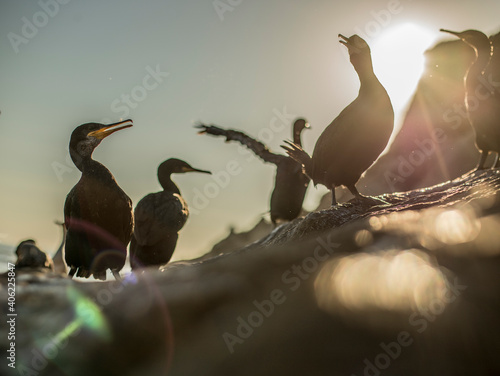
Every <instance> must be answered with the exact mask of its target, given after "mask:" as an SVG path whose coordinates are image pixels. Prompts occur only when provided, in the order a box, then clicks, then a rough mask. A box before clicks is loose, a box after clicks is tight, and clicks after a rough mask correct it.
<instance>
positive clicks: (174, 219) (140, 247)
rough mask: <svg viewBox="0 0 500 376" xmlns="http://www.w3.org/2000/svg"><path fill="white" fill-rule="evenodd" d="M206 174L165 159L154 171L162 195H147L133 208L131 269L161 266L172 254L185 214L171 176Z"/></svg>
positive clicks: (183, 201) (187, 165) (178, 160)
mask: <svg viewBox="0 0 500 376" xmlns="http://www.w3.org/2000/svg"><path fill="white" fill-rule="evenodd" d="M186 172H201V173H204V174H210V173H211V172H210V171H205V170H199V169H197V168H193V167H191V166H190V165H189V164H187V163H186V162H184V161H182V160H180V159H175V158H171V159H167V160H166V161H164V162H163V163H161V164H160V166H159V167H158V181H159V182H160V185H161V186H162V188H163V191H160V192H156V193H150V194H148V195H147V196H145V197H144V198H142V199H141V200H140V201H139V202H138V203H137V206H136V207H135V210H134V215H135V227H134V234H133V236H132V241H131V242H130V265H131V266H132V269H139V268H141V267H146V266H161V265H164V264H166V263H168V262H169V261H170V258H171V257H172V254H173V253H174V250H175V246H176V245H177V239H178V237H179V234H178V232H179V230H180V229H181V228H182V227H183V226H184V224H185V223H186V221H187V218H188V215H189V210H188V206H187V203H186V201H185V200H184V199H183V198H182V196H181V193H180V191H179V188H178V187H177V185H175V183H174V182H173V181H172V178H171V175H172V174H182V173H186Z"/></svg>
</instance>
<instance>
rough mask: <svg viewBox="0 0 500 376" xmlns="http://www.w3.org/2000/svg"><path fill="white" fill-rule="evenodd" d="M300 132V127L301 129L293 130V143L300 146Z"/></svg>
mask: <svg viewBox="0 0 500 376" xmlns="http://www.w3.org/2000/svg"><path fill="white" fill-rule="evenodd" d="M301 134H302V129H301V130H294V132H293V143H294V144H295V145H299V146H302V141H301V139H300V135H301Z"/></svg>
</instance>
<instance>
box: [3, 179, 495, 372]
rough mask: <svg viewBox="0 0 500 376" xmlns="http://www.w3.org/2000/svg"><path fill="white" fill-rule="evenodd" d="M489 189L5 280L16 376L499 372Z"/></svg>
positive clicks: (460, 182) (400, 201)
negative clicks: (207, 250)
mask: <svg viewBox="0 0 500 376" xmlns="http://www.w3.org/2000/svg"><path fill="white" fill-rule="evenodd" d="M499 188H500V172H499V171H497V170H489V171H483V172H478V173H474V174H470V175H467V176H463V177H461V178H459V179H456V180H454V181H451V182H447V183H443V184H440V185H438V186H434V187H431V188H427V189H422V190H417V191H409V192H405V193H396V194H388V195H384V196H383V199H384V200H385V201H386V202H388V204H387V205H384V206H378V207H377V206H370V205H367V204H366V203H364V202H356V201H351V202H348V203H345V204H343V205H340V206H338V207H336V208H331V209H327V210H322V211H319V212H313V213H310V214H308V215H307V216H305V217H303V218H298V219H296V220H294V221H293V222H291V223H289V224H285V225H282V226H279V227H278V228H276V229H275V230H274V231H273V232H271V234H269V235H268V236H267V237H265V238H264V239H262V240H260V241H259V242H257V243H254V244H252V245H250V246H247V247H245V248H243V249H240V250H237V251H234V252H231V253H227V254H222V255H219V256H214V257H212V258H208V259H198V260H193V261H189V262H182V263H172V264H170V265H168V266H167V267H166V268H165V269H164V270H162V271H157V270H156V271H155V270H145V271H144V273H142V274H139V275H137V276H136V275H133V274H131V275H128V276H126V277H125V278H124V280H123V281H122V282H121V283H118V282H95V283H81V282H80V281H78V280H74V281H71V280H67V279H63V278H59V279H58V278H52V279H49V278H45V279H44V278H39V277H37V279H36V280H33V279H30V278H31V277H30V276H29V275H28V276H24V277H22V278H21V274H18V276H17V278H18V283H17V295H16V313H17V317H16V320H17V321H16V344H15V348H16V367H17V369H16V373H17V374H30V375H35V374H36V375H110V374H113V375H127V376H128V375H130V376H135V375H165V374H169V375H183V376H186V375H256V374H259V375H326V374H328V375H382V374H383V375H400V374H405V375H433V374H436V375H437V374H439V375H441V374H476V375H480V374H484V375H486V374H488V375H491V374H498V373H499V372H500V358H498V356H497V355H498V350H499V349H500V337H499V336H498V333H500V320H498V317H499V315H500V299H499V298H498V297H499V296H500V246H499V244H500V232H499V231H498V228H499V225H500V193H499V192H500V190H499ZM0 297H1V300H2V307H7V304H6V300H7V291H6V289H5V288H2V290H1V291H0ZM0 343H1V344H2V347H3V348H9V347H8V346H9V343H8V341H7V336H6V335H2V336H1V338H0ZM1 364H2V365H1V367H2V369H1V372H2V374H8V373H7V372H8V371H10V369H9V368H8V367H7V366H6V362H5V361H4V362H2V363H1Z"/></svg>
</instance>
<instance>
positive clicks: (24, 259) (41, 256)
mask: <svg viewBox="0 0 500 376" xmlns="http://www.w3.org/2000/svg"><path fill="white" fill-rule="evenodd" d="M16 256H17V260H16V269H22V268H44V269H49V270H54V263H53V262H52V259H51V258H50V256H48V255H47V254H46V253H45V252H43V251H41V250H40V248H38V247H37V245H36V242H35V241H34V240H33V239H27V240H23V241H22V242H21V243H19V245H18V246H17V248H16Z"/></svg>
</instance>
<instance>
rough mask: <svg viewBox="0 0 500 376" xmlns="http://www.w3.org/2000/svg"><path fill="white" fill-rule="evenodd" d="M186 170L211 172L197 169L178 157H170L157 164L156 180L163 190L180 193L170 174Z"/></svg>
mask: <svg viewBox="0 0 500 376" xmlns="http://www.w3.org/2000/svg"><path fill="white" fill-rule="evenodd" d="M186 172H202V173H204V174H212V173H211V172H210V171H205V170H199V169H197V168H194V167H191V165H189V164H188V163H186V162H184V161H182V160H180V159H177V158H170V159H167V160H166V161H164V162H162V163H161V164H160V165H159V166H158V181H159V182H160V185H161V186H162V187H163V189H164V190H166V191H170V192H175V193H180V192H179V188H177V186H176V185H175V184H174V183H173V182H172V180H171V179H170V174H183V173H186Z"/></svg>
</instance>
